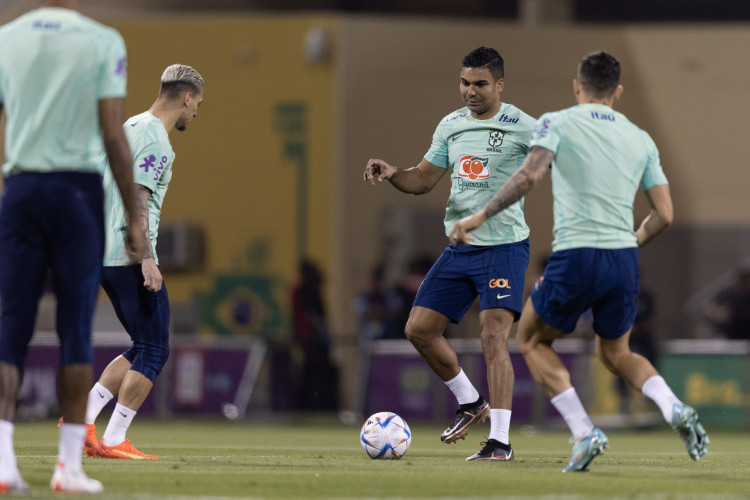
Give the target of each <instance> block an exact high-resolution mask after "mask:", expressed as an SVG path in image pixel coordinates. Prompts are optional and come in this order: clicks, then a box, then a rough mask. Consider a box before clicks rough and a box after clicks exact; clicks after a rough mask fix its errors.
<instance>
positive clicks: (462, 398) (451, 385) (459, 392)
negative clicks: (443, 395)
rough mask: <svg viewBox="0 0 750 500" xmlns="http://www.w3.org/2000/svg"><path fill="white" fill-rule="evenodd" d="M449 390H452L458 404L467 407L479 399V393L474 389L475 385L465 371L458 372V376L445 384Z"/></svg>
mask: <svg viewBox="0 0 750 500" xmlns="http://www.w3.org/2000/svg"><path fill="white" fill-rule="evenodd" d="M445 385H447V386H448V389H450V390H451V392H452V393H453V395H454V396H456V399H457V400H458V404H460V405H465V404H469V403H474V402H475V401H477V400H478V399H479V393H478V392H477V390H476V389H475V388H474V385H473V384H472V383H471V382H470V381H469V377H467V376H466V374H465V373H464V369H463V368H461V371H459V372H458V375H456V376H455V377H453V378H452V379H450V380H448V381H446V382H445Z"/></svg>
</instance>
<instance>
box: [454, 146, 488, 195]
mask: <svg viewBox="0 0 750 500" xmlns="http://www.w3.org/2000/svg"><path fill="white" fill-rule="evenodd" d="M489 163H490V159H489V157H487V156H475V155H467V156H464V157H462V158H461V159H460V160H459V162H458V175H459V179H458V188H459V189H460V190H462V191H463V190H464V189H489V187H490V183H489V182H486V181H485V182H469V181H466V180H464V179H470V180H471V181H476V180H477V179H487V178H489V176H490V168H489Z"/></svg>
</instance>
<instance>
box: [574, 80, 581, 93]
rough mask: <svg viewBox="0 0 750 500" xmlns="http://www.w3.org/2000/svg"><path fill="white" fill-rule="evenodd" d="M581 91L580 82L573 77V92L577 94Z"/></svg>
mask: <svg viewBox="0 0 750 500" xmlns="http://www.w3.org/2000/svg"><path fill="white" fill-rule="evenodd" d="M580 93H581V82H579V81H578V79H577V78H573V94H575V95H578V94H580Z"/></svg>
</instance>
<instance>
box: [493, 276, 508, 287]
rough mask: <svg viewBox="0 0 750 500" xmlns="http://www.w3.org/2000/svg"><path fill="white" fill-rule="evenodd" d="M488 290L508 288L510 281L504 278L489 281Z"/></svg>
mask: <svg viewBox="0 0 750 500" xmlns="http://www.w3.org/2000/svg"><path fill="white" fill-rule="evenodd" d="M490 288H510V280H508V279H506V278H495V279H492V280H490Z"/></svg>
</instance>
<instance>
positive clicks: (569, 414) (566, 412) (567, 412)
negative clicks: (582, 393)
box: [551, 387, 594, 440]
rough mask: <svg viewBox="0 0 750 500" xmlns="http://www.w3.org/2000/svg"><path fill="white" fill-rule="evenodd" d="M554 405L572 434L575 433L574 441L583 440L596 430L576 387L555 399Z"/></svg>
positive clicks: (553, 400)
mask: <svg viewBox="0 0 750 500" xmlns="http://www.w3.org/2000/svg"><path fill="white" fill-rule="evenodd" d="M551 401H552V404H553V405H554V407H555V408H557V411H559V412H560V415H562V417H563V418H564V419H565V423H566V424H568V427H569V428H570V432H571V433H573V439H576V440H578V439H583V438H585V437H586V436H588V435H589V433H590V432H591V431H592V430H594V423H593V422H591V419H590V418H589V415H588V413H586V410H584V409H583V404H582V403H581V400H580V398H579V397H578V394H577V393H576V389H575V387H571V388H570V389H566V390H564V391H563V392H561V393H560V394H558V395H557V396H555V397H554V398H552V400H551Z"/></svg>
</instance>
